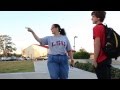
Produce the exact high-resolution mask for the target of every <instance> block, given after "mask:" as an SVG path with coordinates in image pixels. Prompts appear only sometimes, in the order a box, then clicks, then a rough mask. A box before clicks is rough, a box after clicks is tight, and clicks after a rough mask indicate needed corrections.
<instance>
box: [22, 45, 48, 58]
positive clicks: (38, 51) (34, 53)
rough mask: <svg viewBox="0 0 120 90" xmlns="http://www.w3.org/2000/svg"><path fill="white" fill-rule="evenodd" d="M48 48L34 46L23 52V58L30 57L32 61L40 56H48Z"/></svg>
mask: <svg viewBox="0 0 120 90" xmlns="http://www.w3.org/2000/svg"><path fill="white" fill-rule="evenodd" d="M47 53H48V46H39V45H37V44H33V45H31V46H29V47H27V48H25V49H24V50H22V56H24V57H29V58H31V59H36V58H38V57H40V56H47Z"/></svg>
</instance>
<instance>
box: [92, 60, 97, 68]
mask: <svg viewBox="0 0 120 90" xmlns="http://www.w3.org/2000/svg"><path fill="white" fill-rule="evenodd" d="M93 66H94V67H95V68H97V62H96V60H93Z"/></svg>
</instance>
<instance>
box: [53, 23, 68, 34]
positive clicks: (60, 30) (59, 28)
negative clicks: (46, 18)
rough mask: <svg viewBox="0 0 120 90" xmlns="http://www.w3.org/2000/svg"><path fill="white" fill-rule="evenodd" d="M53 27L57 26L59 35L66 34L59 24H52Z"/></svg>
mask: <svg viewBox="0 0 120 90" xmlns="http://www.w3.org/2000/svg"><path fill="white" fill-rule="evenodd" d="M53 25H54V27H55V28H58V30H59V32H60V34H61V35H66V32H65V30H64V29H63V28H61V27H60V25H59V24H53Z"/></svg>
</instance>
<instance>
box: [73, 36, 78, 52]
mask: <svg viewBox="0 0 120 90" xmlns="http://www.w3.org/2000/svg"><path fill="white" fill-rule="evenodd" d="M75 38H78V37H77V36H74V46H73V47H74V50H75Z"/></svg>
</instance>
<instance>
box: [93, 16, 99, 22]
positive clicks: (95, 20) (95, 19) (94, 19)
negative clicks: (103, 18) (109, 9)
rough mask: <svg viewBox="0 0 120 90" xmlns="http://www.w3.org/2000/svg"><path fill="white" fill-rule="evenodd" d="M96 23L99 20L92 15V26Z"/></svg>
mask: <svg viewBox="0 0 120 90" xmlns="http://www.w3.org/2000/svg"><path fill="white" fill-rule="evenodd" d="M98 21H100V18H97V17H96V16H95V15H92V22H93V24H97V22H98Z"/></svg>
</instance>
